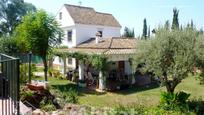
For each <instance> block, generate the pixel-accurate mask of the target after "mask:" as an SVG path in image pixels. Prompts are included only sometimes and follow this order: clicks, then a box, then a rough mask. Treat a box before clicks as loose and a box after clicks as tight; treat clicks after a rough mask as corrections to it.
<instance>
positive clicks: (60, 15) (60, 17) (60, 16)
mask: <svg viewBox="0 0 204 115" xmlns="http://www.w3.org/2000/svg"><path fill="white" fill-rule="evenodd" d="M59 19H60V20H61V19H62V12H60V13H59Z"/></svg>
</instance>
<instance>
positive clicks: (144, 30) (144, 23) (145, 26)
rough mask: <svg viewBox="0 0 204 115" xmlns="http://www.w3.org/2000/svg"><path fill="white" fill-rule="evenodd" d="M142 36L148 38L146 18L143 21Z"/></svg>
mask: <svg viewBox="0 0 204 115" xmlns="http://www.w3.org/2000/svg"><path fill="white" fill-rule="evenodd" d="M142 37H143V38H145V39H146V37H147V20H146V18H145V19H144V21H143V33H142Z"/></svg>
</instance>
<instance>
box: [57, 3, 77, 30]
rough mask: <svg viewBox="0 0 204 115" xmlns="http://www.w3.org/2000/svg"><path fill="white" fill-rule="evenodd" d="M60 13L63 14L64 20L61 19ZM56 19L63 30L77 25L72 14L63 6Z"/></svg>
mask: <svg viewBox="0 0 204 115" xmlns="http://www.w3.org/2000/svg"><path fill="white" fill-rule="evenodd" d="M60 12H62V19H61V20H60V19H59V14H60ZM55 19H56V20H57V22H58V23H59V24H60V27H62V28H64V27H69V26H74V25H75V23H74V20H73V19H72V17H71V16H70V14H69V12H68V10H67V9H66V8H65V6H62V8H61V9H60V10H59V11H58V13H57V15H56V17H55Z"/></svg>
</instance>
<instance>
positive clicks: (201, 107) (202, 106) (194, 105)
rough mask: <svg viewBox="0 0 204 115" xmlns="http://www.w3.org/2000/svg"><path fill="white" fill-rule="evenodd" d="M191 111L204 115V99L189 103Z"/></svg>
mask: <svg viewBox="0 0 204 115" xmlns="http://www.w3.org/2000/svg"><path fill="white" fill-rule="evenodd" d="M188 105H189V110H190V111H193V112H195V113H196V114H197V115H204V100H203V99H202V98H198V99H193V100H190V101H189V102H188Z"/></svg>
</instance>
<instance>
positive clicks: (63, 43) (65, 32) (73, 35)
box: [61, 26, 76, 48]
mask: <svg viewBox="0 0 204 115" xmlns="http://www.w3.org/2000/svg"><path fill="white" fill-rule="evenodd" d="M62 30H63V31H64V37H63V38H62V39H63V40H62V44H61V45H62V46H68V47H69V48H71V47H74V46H76V28H75V26H70V27H64V28H62ZM68 30H72V42H68V39H67V31H68Z"/></svg>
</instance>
